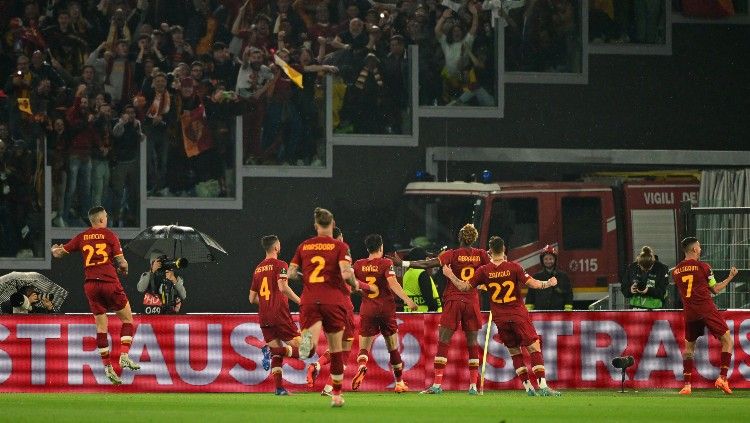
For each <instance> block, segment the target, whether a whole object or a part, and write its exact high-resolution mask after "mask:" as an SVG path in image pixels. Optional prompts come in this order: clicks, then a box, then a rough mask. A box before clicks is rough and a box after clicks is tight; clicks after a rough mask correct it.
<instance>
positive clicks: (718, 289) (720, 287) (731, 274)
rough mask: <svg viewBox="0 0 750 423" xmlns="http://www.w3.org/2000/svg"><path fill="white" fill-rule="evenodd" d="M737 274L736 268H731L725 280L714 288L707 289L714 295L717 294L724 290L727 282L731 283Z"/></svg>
mask: <svg viewBox="0 0 750 423" xmlns="http://www.w3.org/2000/svg"><path fill="white" fill-rule="evenodd" d="M737 273H738V272H737V268H736V267H734V266H732V268H731V269H729V276H727V278H726V279H724V280H723V281H721V282H719V283H717V284H716V285H714V286H709V288H710V289H711V292H713V293H714V294H718V293H719V292H721V291H722V290H723V289H724V288H726V286H727V285H729V282H731V281H732V279H734V277H735V276H737Z"/></svg>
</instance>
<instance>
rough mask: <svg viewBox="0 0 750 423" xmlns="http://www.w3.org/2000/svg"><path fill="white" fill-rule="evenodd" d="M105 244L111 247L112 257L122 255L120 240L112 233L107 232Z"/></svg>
mask: <svg viewBox="0 0 750 423" xmlns="http://www.w3.org/2000/svg"><path fill="white" fill-rule="evenodd" d="M107 242H109V244H110V245H111V246H112V257H117V256H121V255H123V252H122V245H121V244H120V238H118V237H117V235H115V233H114V232H112V231H107Z"/></svg>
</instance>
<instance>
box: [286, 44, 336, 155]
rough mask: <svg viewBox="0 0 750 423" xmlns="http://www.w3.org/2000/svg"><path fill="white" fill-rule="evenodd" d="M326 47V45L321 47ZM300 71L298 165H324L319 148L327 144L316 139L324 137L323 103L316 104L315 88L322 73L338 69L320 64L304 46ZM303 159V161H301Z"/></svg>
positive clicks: (301, 52)
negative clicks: (300, 132)
mask: <svg viewBox="0 0 750 423" xmlns="http://www.w3.org/2000/svg"><path fill="white" fill-rule="evenodd" d="M321 49H325V47H321ZM299 67H300V69H299V70H300V73H302V87H303V88H302V92H301V93H300V94H299V95H298V96H296V97H295V98H296V100H297V102H298V108H299V111H300V114H301V116H302V141H301V147H300V155H301V157H300V159H298V161H297V165H313V166H322V165H323V162H322V161H321V160H320V158H319V156H318V150H319V149H321V148H324V147H325V146H319V145H317V143H316V140H319V139H321V138H322V137H323V125H322V122H321V116H320V115H318V110H319V109H321V108H322V107H323V105H322V104H316V100H315V90H316V85H317V80H318V75H319V74H320V73H332V74H333V73H336V72H338V69H337V68H336V67H335V66H331V65H320V64H319V61H318V62H316V61H314V59H313V54H312V51H310V49H308V48H305V47H302V48H301V49H300V55H299ZM300 161H301V162H300Z"/></svg>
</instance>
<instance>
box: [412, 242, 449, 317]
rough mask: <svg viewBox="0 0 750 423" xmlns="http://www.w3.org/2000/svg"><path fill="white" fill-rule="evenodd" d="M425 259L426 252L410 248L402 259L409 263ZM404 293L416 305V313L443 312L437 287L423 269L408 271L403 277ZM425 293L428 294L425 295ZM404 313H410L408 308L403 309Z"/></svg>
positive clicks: (419, 248) (418, 248)
mask: <svg viewBox="0 0 750 423" xmlns="http://www.w3.org/2000/svg"><path fill="white" fill-rule="evenodd" d="M426 258H427V252H426V251H425V250H424V248H421V247H415V248H412V249H411V250H410V251H409V253H408V254H407V255H406V257H404V259H406V260H409V261H415V260H424V259H426ZM403 286H404V292H406V295H408V296H409V298H411V299H412V301H414V302H415V303H417V306H418V308H417V310H416V312H417V313H423V312H425V311H438V312H442V311H443V304H442V301H440V294H438V290H437V285H435V281H433V280H432V277H431V276H430V274H429V272H427V271H426V270H424V269H414V268H410V269H408V270H407V271H406V272H405V273H404V276H403ZM425 293H428V294H427V295H425ZM404 311H406V312H410V311H412V310H410V309H409V307H404Z"/></svg>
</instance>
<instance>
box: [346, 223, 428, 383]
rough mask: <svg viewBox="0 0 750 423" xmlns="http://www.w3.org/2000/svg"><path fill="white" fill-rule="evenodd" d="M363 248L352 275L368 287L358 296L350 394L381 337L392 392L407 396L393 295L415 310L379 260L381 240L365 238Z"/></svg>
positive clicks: (386, 261) (390, 266)
mask: <svg viewBox="0 0 750 423" xmlns="http://www.w3.org/2000/svg"><path fill="white" fill-rule="evenodd" d="M365 247H367V252H368V253H369V256H368V257H367V258H366V259H362V260H357V262H356V263H354V274H355V276H356V278H357V280H358V281H365V282H367V284H369V285H370V293H369V294H367V295H363V296H362V305H361V306H360V309H359V318H360V321H359V328H360V331H359V348H360V349H359V356H358V357H357V363H358V364H359V368H358V370H357V374H356V376H354V379H352V391H356V390H358V389H359V386H360V385H361V384H362V381H363V380H364V378H365V374H366V373H367V361H368V360H369V357H368V354H369V352H370V349H371V348H372V343H373V341H374V340H375V337H377V336H378V334H383V338H384V339H385V344H386V347H387V348H388V354H389V355H390V358H391V368H392V369H393V375H394V376H395V378H396V386H395V388H394V392H396V393H397V394H400V393H403V392H407V391H408V390H409V387H408V386H406V383H404V380H403V378H402V375H401V373H402V371H403V367H404V364H403V362H402V361H401V354H400V353H399V340H398V324H397V323H396V303H395V301H394V298H393V294H396V295H397V296H398V297H399V298H401V300H403V301H404V304H406V306H407V307H409V308H410V309H411V310H412V311H413V310H416V309H417V308H418V307H417V305H416V304H415V303H414V301H412V300H411V298H409V297H408V296H407V295H406V293H405V292H404V290H403V288H401V285H400V284H399V283H398V280H396V274H395V272H394V271H393V262H392V261H391V260H389V259H387V258H384V257H383V238H382V237H381V236H380V235H376V234H373V235H368V236H367V237H366V238H365Z"/></svg>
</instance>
